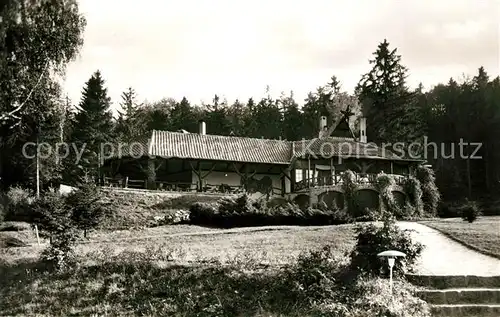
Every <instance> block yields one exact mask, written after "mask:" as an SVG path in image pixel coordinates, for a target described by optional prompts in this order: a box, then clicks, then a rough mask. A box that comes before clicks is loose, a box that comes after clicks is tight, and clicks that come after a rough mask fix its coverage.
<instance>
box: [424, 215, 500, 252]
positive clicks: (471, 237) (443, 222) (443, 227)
mask: <svg viewBox="0 0 500 317" xmlns="http://www.w3.org/2000/svg"><path fill="white" fill-rule="evenodd" d="M421 223H422V224H425V225H427V226H429V227H431V228H434V229H436V230H439V231H441V232H442V233H444V234H446V235H447V236H449V237H450V238H452V239H455V240H457V241H459V242H462V243H463V244H466V245H469V246H471V247H473V248H476V249H477V250H480V251H483V252H485V253H488V254H490V255H493V256H495V257H497V258H500V216H491V217H479V218H478V219H477V220H476V221H475V222H473V223H468V222H466V221H463V220H462V219H461V218H449V219H439V220H430V221H422V222H421Z"/></svg>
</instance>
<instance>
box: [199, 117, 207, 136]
mask: <svg viewBox="0 0 500 317" xmlns="http://www.w3.org/2000/svg"><path fill="white" fill-rule="evenodd" d="M198 133H200V134H201V135H205V134H207V126H206V125H205V121H203V120H200V121H199V128H198Z"/></svg>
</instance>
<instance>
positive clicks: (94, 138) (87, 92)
mask: <svg viewBox="0 0 500 317" xmlns="http://www.w3.org/2000/svg"><path fill="white" fill-rule="evenodd" d="M79 108H80V111H79V112H78V113H77V114H76V117H75V129H74V131H73V136H72V138H73V141H74V142H75V143H76V144H77V145H78V148H79V149H80V150H81V149H84V152H83V156H82V161H81V162H80V165H81V167H82V169H83V170H84V172H85V173H88V176H92V177H96V176H98V175H99V167H100V160H101V156H100V155H101V153H100V151H101V145H103V144H104V143H107V142H111V141H113V136H112V134H111V131H112V128H113V122H112V117H113V116H112V113H111V111H110V109H109V108H110V98H109V97H108V96H107V89H106V88H105V87H104V79H103V78H102V76H101V73H100V71H96V72H95V73H94V74H93V75H92V76H91V77H90V79H89V80H88V81H87V83H86V84H85V87H84V88H83V93H82V99H81V101H80V105H79Z"/></svg>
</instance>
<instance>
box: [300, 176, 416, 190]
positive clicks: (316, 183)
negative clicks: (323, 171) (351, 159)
mask: <svg viewBox="0 0 500 317" xmlns="http://www.w3.org/2000/svg"><path fill="white" fill-rule="evenodd" d="M389 175H390V176H392V177H393V178H394V180H395V182H396V184H397V185H403V184H404V182H405V180H406V178H407V176H405V175H395V174H389ZM354 176H355V182H356V183H357V184H371V185H375V184H376V182H377V174H356V173H355V174H354ZM342 184H343V179H342V173H339V174H335V175H329V176H316V177H311V178H308V179H304V180H301V181H299V182H296V183H295V186H294V191H295V192H298V191H302V190H304V189H308V188H316V187H332V186H338V185H342Z"/></svg>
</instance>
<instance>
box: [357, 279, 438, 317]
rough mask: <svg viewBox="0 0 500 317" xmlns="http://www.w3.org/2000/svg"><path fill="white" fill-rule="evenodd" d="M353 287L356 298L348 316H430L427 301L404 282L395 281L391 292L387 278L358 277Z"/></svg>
mask: <svg viewBox="0 0 500 317" xmlns="http://www.w3.org/2000/svg"><path fill="white" fill-rule="evenodd" d="M354 289H355V293H356V296H355V298H356V300H355V301H354V303H353V304H352V307H351V315H350V316H353V317H372V316H391V317H430V316H431V312H430V309H429V306H428V305H427V303H426V302H425V301H423V300H421V299H420V298H418V297H417V296H416V295H415V291H414V288H413V287H412V286H411V285H409V284H407V283H406V282H402V281H396V282H395V283H394V289H393V294H391V292H390V287H389V285H388V283H387V280H382V279H370V280H367V279H360V280H359V281H357V283H356V285H355V287H354ZM391 295H392V296H391Z"/></svg>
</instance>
